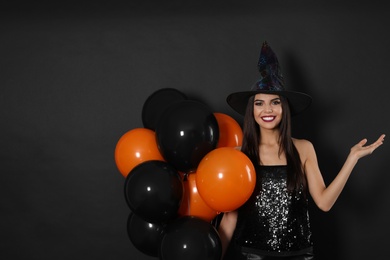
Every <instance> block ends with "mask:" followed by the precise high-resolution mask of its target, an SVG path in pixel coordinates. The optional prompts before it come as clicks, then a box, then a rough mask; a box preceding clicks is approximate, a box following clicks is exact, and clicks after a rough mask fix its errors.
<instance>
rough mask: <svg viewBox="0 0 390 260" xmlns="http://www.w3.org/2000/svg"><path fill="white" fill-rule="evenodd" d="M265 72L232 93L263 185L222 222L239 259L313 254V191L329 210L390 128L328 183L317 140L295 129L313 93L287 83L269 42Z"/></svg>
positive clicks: (262, 64)
mask: <svg viewBox="0 0 390 260" xmlns="http://www.w3.org/2000/svg"><path fill="white" fill-rule="evenodd" d="M258 67H259V71H260V74H261V78H260V79H259V80H258V81H257V82H256V83H255V85H254V86H253V87H252V89H251V91H244V92H236V93H233V94H231V95H229V96H228V98H227V102H228V104H229V105H230V106H231V107H232V108H233V109H234V110H236V111H237V112H239V113H240V114H242V115H244V125H243V134H244V138H243V143H242V147H241V151H242V152H244V153H245V154H246V155H247V156H248V157H249V158H250V159H251V161H252V162H253V164H254V165H255V168H256V177H257V180H256V188H255V190H254V192H253V194H252V196H251V197H250V198H249V200H248V201H247V202H246V203H245V204H244V205H243V206H242V207H240V208H239V209H238V210H237V211H233V212H227V213H225V214H224V216H223V218H222V220H221V223H220V225H219V233H220V236H221V240H222V245H223V253H225V251H226V248H227V246H228V244H229V243H230V241H231V240H232V243H234V245H235V247H236V248H237V249H238V255H239V256H236V258H235V259H279V258H281V259H296V260H299V259H314V255H313V243H312V240H311V231H310V221H309V215H308V205H307V202H308V200H307V193H309V194H310V196H311V197H312V198H313V201H314V202H315V204H316V205H317V206H318V207H319V208H320V209H321V210H323V211H329V210H330V209H331V208H332V206H333V204H334V203H335V202H336V200H337V198H338V196H339V195H340V193H341V191H342V190H343V188H344V186H345V184H346V182H347V180H348V177H349V176H350V174H351V172H352V170H353V168H354V167H355V165H356V163H357V162H358V160H359V159H360V158H362V157H364V156H366V155H369V154H371V153H372V152H373V151H374V150H375V149H376V148H378V147H379V146H380V145H382V144H383V141H384V138H385V135H381V136H380V137H379V138H378V140H377V141H376V142H374V143H373V144H371V145H367V146H365V144H366V142H367V140H366V139H363V140H362V141H360V142H359V143H358V144H356V145H355V146H353V147H352V148H351V151H350V153H349V155H348V157H347V159H346V161H345V163H344V165H343V167H342V168H341V170H340V172H339V173H338V174H337V176H336V178H335V179H334V180H333V181H332V182H331V184H330V185H329V186H328V187H326V186H325V183H324V180H323V178H322V175H321V172H320V169H319V167H318V163H317V158H316V153H315V150H314V148H313V145H312V144H311V143H310V142H309V141H307V140H298V139H294V138H292V137H291V124H290V117H291V115H295V114H297V113H300V112H302V111H303V110H305V109H306V108H307V107H308V106H309V105H310V103H311V97H310V96H308V95H306V94H304V93H299V92H293V91H287V90H285V89H284V81H283V76H282V74H281V72H280V67H279V63H278V60H277V58H276V55H275V54H274V53H273V51H272V50H271V48H270V47H269V45H268V44H267V43H266V42H265V43H264V44H263V47H262V50H261V54H260V59H259V64H258Z"/></svg>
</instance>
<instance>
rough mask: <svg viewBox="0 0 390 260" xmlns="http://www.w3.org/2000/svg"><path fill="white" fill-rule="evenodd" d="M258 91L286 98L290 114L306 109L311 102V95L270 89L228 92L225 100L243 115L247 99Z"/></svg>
mask: <svg viewBox="0 0 390 260" xmlns="http://www.w3.org/2000/svg"><path fill="white" fill-rule="evenodd" d="M259 93H264V94H271V95H281V96H284V97H286V98H287V100H288V103H289V105H290V110H291V115H297V114H299V113H301V112H303V111H304V110H306V109H307V108H308V107H309V106H310V104H311V102H312V98H311V96H309V95H307V94H305V93H301V92H296V91H286V90H283V91H280V90H279V91H270V90H256V91H243V92H235V93H232V94H230V95H229V96H228V97H227V98H226V101H227V103H228V104H229V105H230V107H231V108H233V109H234V110H235V111H236V112H237V113H239V114H241V115H245V111H246V106H247V104H248V100H249V98H250V97H251V96H254V95H256V94H259Z"/></svg>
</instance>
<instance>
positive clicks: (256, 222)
mask: <svg viewBox="0 0 390 260" xmlns="http://www.w3.org/2000/svg"><path fill="white" fill-rule="evenodd" d="M256 175H257V182H256V187H255V190H254V192H253V194H252V196H251V197H250V198H249V200H248V201H247V202H246V203H245V204H244V205H243V206H242V207H240V208H239V209H238V219H237V226H236V230H235V233H234V241H235V243H236V245H238V246H240V247H242V248H247V249H249V251H256V252H257V253H261V254H263V255H276V256H278V255H279V256H281V255H283V256H286V255H295V254H298V253H299V254H302V253H305V252H306V251H307V252H309V251H310V250H312V245H313V243H312V241H311V231H310V222H309V214H308V200H307V198H306V196H304V193H303V191H302V189H300V190H298V191H295V192H289V191H288V190H287V166H257V167H256Z"/></svg>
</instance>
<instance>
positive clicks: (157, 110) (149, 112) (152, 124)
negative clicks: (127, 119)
mask: <svg viewBox="0 0 390 260" xmlns="http://www.w3.org/2000/svg"><path fill="white" fill-rule="evenodd" d="M186 99H187V97H186V96H185V95H184V94H183V93H181V92H180V91H179V90H177V89H174V88H163V89H160V90H157V91H156V92H154V93H153V94H152V95H150V96H149V97H148V99H146V101H145V103H144V105H143V107H142V122H143V125H144V127H145V128H148V129H151V130H153V131H154V130H155V129H156V125H157V121H158V119H159V118H160V117H161V114H162V113H163V112H164V110H165V109H166V108H167V107H168V106H169V105H171V104H172V103H174V102H177V101H181V100H186Z"/></svg>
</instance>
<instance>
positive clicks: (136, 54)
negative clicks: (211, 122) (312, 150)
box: [0, 0, 390, 260]
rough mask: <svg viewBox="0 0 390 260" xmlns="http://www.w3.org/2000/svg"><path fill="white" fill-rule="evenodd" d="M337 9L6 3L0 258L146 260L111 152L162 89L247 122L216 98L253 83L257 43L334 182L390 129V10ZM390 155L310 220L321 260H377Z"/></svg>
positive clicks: (0, 26)
mask: <svg viewBox="0 0 390 260" xmlns="http://www.w3.org/2000/svg"><path fill="white" fill-rule="evenodd" d="M141 2H142V3H141ZM161 2H163V1H161ZM175 2H177V3H175ZM339 2H344V1H322V2H319V1H281V0H280V1H278V0H277V1H275V0H274V1H230V2H229V1H209V2H206V1H205V2H202V1H187V2H186V3H183V1H171V2H170V3H165V4H162V3H154V2H151V1H140V3H137V2H134V3H132V4H130V3H127V4H121V3H118V4H114V2H109V1H107V2H104V1H100V2H99V1H97V2H96V1H95V2H94V3H89V4H87V3H83V2H81V1H78V2H72V1H67V2H57V1H54V2H52V3H46V4H39V2H36V1H31V3H27V4H24V3H22V2H18V3H17V4H14V6H11V5H4V4H3V6H2V7H1V9H0V17H1V18H0V32H1V33H0V37H1V40H0V68H1V69H0V89H1V90H0V122H1V128H0V147H1V148H0V153H1V154H0V160H1V161H0V167H1V168H0V169H1V173H0V229H1V231H0V238H1V241H2V242H1V243H0V258H1V259H40V260H42V259H118V260H119V259H145V260H146V259H153V258H151V257H147V256H145V255H143V254H142V253H140V252H139V251H138V250H137V249H135V248H134V247H133V245H132V244H131V243H130V241H129V239H128V236H127V233H126V221H127V217H128V215H129V213H130V210H129V208H128V207H127V205H126V203H125V199H124V196H123V186H124V178H123V177H122V175H121V174H120V173H119V171H118V170H117V169H116V165H115V162H114V149H115V145H116V143H117V141H118V139H119V138H120V137H121V136H122V135H123V134H124V133H125V132H126V131H128V130H131V129H133V128H137V127H142V120H141V110H142V106H143V103H144V101H145V100H146V98H147V97H148V96H149V95H150V94H152V93H153V92H154V91H156V90H158V89H161V88H166V87H173V88H177V89H178V90H180V91H182V92H183V93H185V94H186V95H188V96H189V97H190V98H193V99H197V100H200V101H202V102H204V103H206V104H208V105H209V106H210V107H211V109H212V110H213V111H215V112H222V113H227V114H229V115H231V116H233V117H234V118H236V119H237V121H239V122H240V123H241V118H240V117H239V116H238V115H237V114H236V113H235V112H234V111H232V110H231V109H230V108H229V107H228V106H227V104H226V102H225V98H226V96H227V95H228V94H229V93H231V92H234V91H241V90H248V89H249V87H250V86H251V84H252V83H253V82H254V81H255V80H256V79H257V77H258V72H257V68H256V64H257V59H258V54H259V51H260V47H261V43H262V42H263V41H264V40H267V41H268V42H269V43H270V45H271V46H272V48H273V49H274V50H275V52H276V53H277V55H278V57H279V60H280V62H281V66H282V70H283V73H284V75H285V77H286V80H287V86H288V88H289V89H292V90H298V91H303V92H307V93H309V94H310V95H312V96H313V98H314V103H313V106H311V108H310V109H309V110H308V111H307V112H306V113H305V114H302V115H300V116H298V117H296V118H294V136H295V137H298V138H306V139H309V140H311V141H312V142H313V144H314V145H315V147H316V150H317V155H318V158H319V164H320V167H321V169H322V172H323V175H324V178H325V181H326V182H327V183H329V182H330V181H331V180H332V179H333V178H334V176H335V175H336V174H337V172H338V170H339V169H340V167H341V166H342V164H343V161H344V159H345V158H346V156H347V154H348V152H349V149H350V147H351V146H352V145H354V144H355V143H357V142H358V141H360V140H361V139H362V138H364V137H367V138H368V139H369V141H370V142H371V141H374V140H375V139H376V138H377V137H378V136H379V135H380V134H381V133H382V132H384V133H388V132H390V131H389V129H390V126H389V120H388V119H389V116H388V112H389V111H390V105H389V102H388V95H389V81H388V78H389V73H388V72H389V67H390V66H389V64H388V62H389V59H390V51H389V47H388V46H389V45H390V40H389V34H388V26H386V24H389V22H390V17H389V15H388V9H386V6H385V5H384V4H380V3H376V1H370V2H367V1H354V2H351V3H349V2H348V3H341V4H340V3H339ZM388 154H389V146H388V145H385V146H383V147H381V148H380V149H379V150H378V151H376V152H375V153H374V154H373V155H372V156H371V157H369V158H364V159H363V160H362V161H360V162H359V163H358V165H357V167H356V168H355V170H354V172H353V175H352V176H351V178H350V180H349V182H348V184H347V186H346V188H345V190H344V192H343V193H342V195H341V197H340V199H339V200H338V201H337V203H336V205H335V206H334V208H333V209H332V210H331V211H330V212H329V213H323V212H320V211H319V210H318V209H316V208H315V207H314V206H313V207H312V209H311V217H312V225H313V232H314V240H315V244H316V253H317V255H318V259H334V260H337V259H343V260H345V259H381V258H380V257H381V256H382V255H383V254H387V252H388V248H387V247H388V234H389V233H390V228H389V224H388V219H389V218H390V216H389V214H390V213H389V211H388V206H389V203H390V198H389V196H390V194H389V193H390V191H389V189H388V181H389V178H390V177H389V175H388V161H387V160H388Z"/></svg>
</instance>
